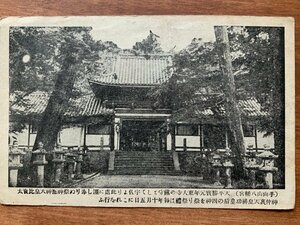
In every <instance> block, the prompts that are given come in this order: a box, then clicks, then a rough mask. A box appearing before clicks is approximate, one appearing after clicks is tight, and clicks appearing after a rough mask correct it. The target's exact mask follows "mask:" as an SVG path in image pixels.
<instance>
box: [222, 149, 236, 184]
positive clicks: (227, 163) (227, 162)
mask: <svg viewBox="0 0 300 225" xmlns="http://www.w3.org/2000/svg"><path fill="white" fill-rule="evenodd" d="M232 158H233V156H232V152H231V150H230V149H229V148H227V149H226V152H225V154H224V157H223V159H224V162H223V167H224V168H225V173H226V178H227V182H226V188H232V182H231V172H232V167H234V165H233V163H232Z"/></svg>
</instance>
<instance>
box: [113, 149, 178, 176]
mask: <svg viewBox="0 0 300 225" xmlns="http://www.w3.org/2000/svg"><path fill="white" fill-rule="evenodd" d="M108 173H109V174H114V175H169V176H175V175H181V172H180V171H178V170H175V167H174V162H173V157H172V153H171V152H154V151H151V152H150V151H149V152H146V151H116V152H115V155H114V166H113V169H112V170H109V172H108Z"/></svg>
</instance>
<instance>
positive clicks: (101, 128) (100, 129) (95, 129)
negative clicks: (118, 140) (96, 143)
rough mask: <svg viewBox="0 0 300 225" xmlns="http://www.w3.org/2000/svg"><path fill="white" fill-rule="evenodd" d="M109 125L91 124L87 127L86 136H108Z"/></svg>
mask: <svg viewBox="0 0 300 225" xmlns="http://www.w3.org/2000/svg"><path fill="white" fill-rule="evenodd" d="M110 132H111V125H103V124H92V125H88V127H87V134H101V135H105V134H110Z"/></svg>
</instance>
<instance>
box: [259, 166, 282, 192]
mask: <svg viewBox="0 0 300 225" xmlns="http://www.w3.org/2000/svg"><path fill="white" fill-rule="evenodd" d="M277 170H278V169H277V168H276V167H272V168H269V167H262V168H260V171H263V172H264V173H265V183H266V186H267V188H269V189H272V188H274V185H273V173H274V172H276V171H277Z"/></svg>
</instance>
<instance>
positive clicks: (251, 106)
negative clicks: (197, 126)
mask: <svg viewBox="0 0 300 225" xmlns="http://www.w3.org/2000/svg"><path fill="white" fill-rule="evenodd" d="M238 105H239V109H240V111H241V114H242V116H246V117H264V116H268V115H269V114H268V112H266V111H264V110H263V109H262V106H261V104H260V103H259V102H258V101H257V99H255V98H249V99H246V100H239V101H238ZM215 110H217V111H218V113H219V115H221V116H224V115H225V107H224V105H219V106H218V107H217V108H216V109H215ZM195 113H196V115H197V116H204V117H207V116H214V115H215V112H214V110H212V109H211V108H207V109H204V110H196V112H195Z"/></svg>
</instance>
